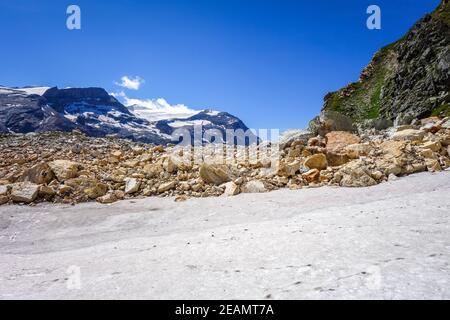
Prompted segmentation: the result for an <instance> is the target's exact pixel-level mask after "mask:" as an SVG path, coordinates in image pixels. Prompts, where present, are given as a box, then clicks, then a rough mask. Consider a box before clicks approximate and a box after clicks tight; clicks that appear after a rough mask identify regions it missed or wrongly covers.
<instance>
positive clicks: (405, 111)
mask: <svg viewBox="0 0 450 320" xmlns="http://www.w3.org/2000/svg"><path fill="white" fill-rule="evenodd" d="M449 89H450V3H449V1H448V0H443V1H442V2H441V4H440V5H439V7H438V8H436V10H435V11H434V12H433V13H431V14H428V15H426V16H425V17H424V18H422V19H421V20H420V21H418V22H417V23H416V24H415V25H414V26H413V27H412V28H411V30H410V31H409V32H408V33H407V34H406V35H405V36H404V37H403V38H402V39H400V40H399V41H397V42H395V43H393V44H390V45H388V46H386V47H384V48H382V49H381V50H380V51H378V52H377V53H376V54H375V55H374V57H373V59H372V61H371V62H370V64H369V65H368V66H367V67H366V68H365V69H364V70H363V71H362V73H361V76H360V79H359V80H358V81H357V82H354V83H351V84H349V85H348V86H346V87H344V88H342V89H340V90H339V91H336V92H331V93H329V94H327V95H326V96H325V99H324V100H325V101H324V106H323V110H324V111H334V112H338V113H341V114H344V115H346V116H348V117H350V118H351V119H352V120H353V121H355V122H357V123H360V124H365V125H366V126H368V127H373V126H375V125H376V124H377V123H378V124H379V121H380V119H382V120H384V121H385V122H387V123H389V122H391V123H393V122H397V124H410V123H411V122H412V121H414V119H421V118H424V117H428V116H431V115H436V116H448V115H450V107H449V101H450V94H449V91H450V90H449Z"/></svg>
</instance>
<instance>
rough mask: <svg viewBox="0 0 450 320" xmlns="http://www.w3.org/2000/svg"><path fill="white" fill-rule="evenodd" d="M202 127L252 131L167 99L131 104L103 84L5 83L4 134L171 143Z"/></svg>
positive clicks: (1, 99) (1, 91) (0, 124)
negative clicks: (60, 134)
mask: <svg viewBox="0 0 450 320" xmlns="http://www.w3.org/2000/svg"><path fill="white" fill-rule="evenodd" d="M152 101H153V102H152ZM200 125H201V129H202V130H203V132H205V131H206V130H210V129H213V130H217V131H218V132H221V133H222V134H224V136H225V132H226V130H227V129H234V130H236V129H241V130H243V131H247V130H248V128H247V126H246V125H245V124H244V123H243V122H242V121H241V120H240V119H238V118H236V117H234V116H232V115H230V114H228V113H226V112H219V111H211V110H203V111H194V110H191V109H189V108H187V107H185V106H183V105H177V106H170V105H169V104H168V103H167V102H166V101H165V100H163V99H157V100H149V101H147V103H145V104H141V105H137V104H134V105H131V106H129V107H125V106H124V105H123V104H122V103H121V102H119V101H118V100H117V99H116V98H115V97H113V96H112V95H110V94H108V93H107V92H106V91H105V90H104V89H102V88H68V89H58V88H56V87H55V88H47V87H25V88H8V87H1V86H0V132H3V133H29V132H44V131H72V130H74V129H78V130H80V131H82V132H83V133H85V134H87V135H89V136H95V137H103V136H107V135H116V136H118V137H121V138H126V139H130V140H134V141H141V142H146V143H155V144H168V143H171V142H173V141H172V134H173V133H174V131H175V130H179V129H185V131H189V132H191V133H193V131H194V126H197V128H199V126H200ZM252 138H255V139H256V137H252ZM238 143H241V142H240V141H238ZM244 143H245V142H244Z"/></svg>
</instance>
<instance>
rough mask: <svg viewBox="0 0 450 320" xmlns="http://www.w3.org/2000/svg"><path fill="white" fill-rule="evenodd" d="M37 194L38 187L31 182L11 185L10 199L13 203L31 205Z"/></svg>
mask: <svg viewBox="0 0 450 320" xmlns="http://www.w3.org/2000/svg"><path fill="white" fill-rule="evenodd" d="M38 194H39V185H37V184H34V183H31V182H19V183H15V184H13V185H12V189H11V199H12V200H13V201H14V202H23V203H31V202H33V201H34V200H36V198H37V196H38Z"/></svg>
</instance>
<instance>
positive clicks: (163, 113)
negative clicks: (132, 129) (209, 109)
mask: <svg viewBox="0 0 450 320" xmlns="http://www.w3.org/2000/svg"><path fill="white" fill-rule="evenodd" d="M124 104H125V106H127V107H128V108H130V110H131V111H132V112H133V113H134V114H136V115H137V116H138V117H141V118H144V119H147V120H149V121H159V120H167V119H174V118H177V119H185V118H189V117H192V116H193V115H196V114H197V113H199V112H200V111H199V110H193V109H191V108H189V107H187V106H185V105H184V104H176V105H171V104H169V103H168V102H167V101H166V100H165V99H163V98H159V99H147V100H141V99H130V98H128V97H126V96H125V97H124Z"/></svg>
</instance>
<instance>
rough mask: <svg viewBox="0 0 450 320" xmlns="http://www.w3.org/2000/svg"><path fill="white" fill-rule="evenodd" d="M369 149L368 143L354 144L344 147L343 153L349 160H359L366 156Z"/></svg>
mask: <svg viewBox="0 0 450 320" xmlns="http://www.w3.org/2000/svg"><path fill="white" fill-rule="evenodd" d="M371 149H372V147H371V145H370V144H369V143H356V144H351V145H348V146H346V147H345V148H344V152H345V154H346V155H347V156H348V157H349V158H350V159H359V158H360V157H361V156H367V155H368V154H369V152H370V150H371Z"/></svg>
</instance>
